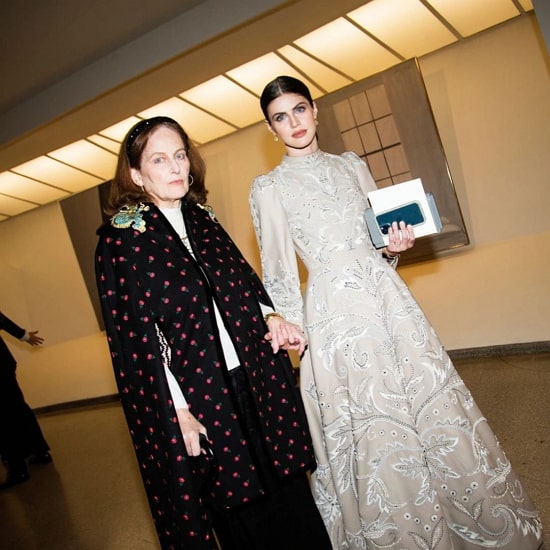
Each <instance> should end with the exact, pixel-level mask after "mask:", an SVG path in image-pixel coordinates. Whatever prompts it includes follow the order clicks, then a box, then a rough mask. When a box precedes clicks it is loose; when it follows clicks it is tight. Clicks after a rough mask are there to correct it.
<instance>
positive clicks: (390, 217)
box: [376, 201, 426, 235]
mask: <svg viewBox="0 0 550 550" xmlns="http://www.w3.org/2000/svg"><path fill="white" fill-rule="evenodd" d="M425 221H426V220H425V218H424V214H422V209H421V208H420V205H419V204H418V203H417V202H416V201H415V202H409V203H408V204H404V205H402V206H400V207H398V208H394V209H393V210H388V211H387V212H383V213H382V214H378V216H376V222H377V223H378V226H379V227H380V231H381V232H382V233H383V234H384V235H387V234H388V230H389V228H390V227H391V224H392V223H393V222H397V223H399V222H405V223H406V224H407V225H418V224H420V223H424V222H425Z"/></svg>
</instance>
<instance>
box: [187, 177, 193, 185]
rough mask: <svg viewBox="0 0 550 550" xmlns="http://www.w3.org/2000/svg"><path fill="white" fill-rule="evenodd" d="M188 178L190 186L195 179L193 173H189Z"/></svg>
mask: <svg viewBox="0 0 550 550" xmlns="http://www.w3.org/2000/svg"><path fill="white" fill-rule="evenodd" d="M187 179H188V181H189V187H191V186H192V185H193V181H194V179H193V174H189V176H188V178H187Z"/></svg>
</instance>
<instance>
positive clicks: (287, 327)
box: [264, 313, 307, 355]
mask: <svg viewBox="0 0 550 550" xmlns="http://www.w3.org/2000/svg"><path fill="white" fill-rule="evenodd" d="M265 323H266V325H267V328H268V330H269V332H267V333H266V335H265V336H264V338H265V339H266V340H267V341H269V342H271V348H272V349H273V353H277V352H278V351H279V350H280V349H284V350H295V351H297V352H298V353H299V354H300V355H302V353H304V351H305V349H306V346H307V338H306V336H305V334H304V333H303V331H302V329H301V328H300V327H299V326H298V325H296V324H294V323H290V322H289V321H287V320H286V319H285V318H284V317H283V316H282V315H280V314H279V313H268V314H267V315H266V316H265Z"/></svg>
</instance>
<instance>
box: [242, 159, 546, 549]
mask: <svg viewBox="0 0 550 550" xmlns="http://www.w3.org/2000/svg"><path fill="white" fill-rule="evenodd" d="M374 188H375V184H374V182H373V180H372V177H371V176H370V173H369V172H368V170H367V168H366V165H365V164H364V163H363V162H362V161H361V160H360V159H359V158H358V157H357V156H356V155H355V154H353V153H345V154H343V155H340V156H336V155H330V154H327V153H324V152H317V153H314V154H312V155H309V156H306V157H284V158H283V161H282V162H281V164H280V165H279V166H278V167H276V168H275V169H274V170H273V171H271V172H270V173H269V174H267V175H263V176H259V177H258V178H256V180H255V181H254V183H253V186H252V190H251V194H250V205H251V210H252V216H253V220H254V225H255V229H256V232H257V236H258V240H259V243H260V249H261V254H262V269H263V277H264V283H265V287H266V288H267V290H268V292H269V293H270V294H271V297H272V299H273V301H274V302H275V305H276V308H277V310H278V311H280V312H281V313H282V314H284V316H285V317H286V318H287V319H289V320H291V321H294V322H297V323H299V324H301V325H302V324H303V326H304V328H305V330H306V333H307V336H308V339H309V348H308V350H307V352H306V354H305V356H304V358H303V360H302V363H301V369H300V370H301V387H302V395H303V399H304V401H305V406H306V410H307V414H308V420H309V423H310V428H311V432H312V435H313V442H314V446H315V452H316V457H317V461H318V468H317V471H316V472H315V474H314V476H313V478H312V484H313V491H314V495H315V499H316V502H317V505H318V507H319V509H320V511H321V514H322V516H323V519H324V521H325V524H326V526H327V528H328V530H329V533H330V536H331V539H332V543H333V546H334V548H335V549H337V550H341V549H380V548H384V549H392V550H405V549H408V550H417V549H421V550H428V549H430V550H431V549H437V550H450V549H481V548H506V549H508V550H520V549H521V550H529V549H533V548H538V547H539V546H540V545H541V544H542V527H541V524H540V520H539V518H538V515H537V511H536V510H535V508H534V506H533V503H532V502H531V500H530V499H529V497H528V496H527V494H526V493H525V491H524V489H523V487H522V485H521V483H520V481H519V480H518V478H517V477H516V475H515V474H514V472H513V471H512V469H511V466H510V463H509V461H508V460H507V458H506V456H505V454H504V452H503V451H502V449H501V448H500V447H499V444H498V441H497V440H496V438H495V436H494V434H493V432H492V431H491V429H490V427H489V426H488V424H487V422H486V420H485V418H484V417H483V416H482V414H481V412H480V411H479V409H478V408H477V406H476V404H475V402H474V400H473V399H472V396H471V394H470V392H469V391H468V389H467V388H466V387H465V385H464V383H463V381H462V380H461V378H460V377H459V375H458V374H457V372H456V370H455V368H454V367H453V365H452V363H451V361H450V359H449V357H448V355H447V353H446V352H445V349H444V347H443V345H442V344H441V343H440V341H439V340H438V337H437V335H436V334H435V332H434V329H433V328H432V327H431V325H430V323H429V322H428V320H427V319H426V317H425V316H424V314H423V312H422V310H421V309H420V307H419V306H418V304H417V303H416V302H415V300H414V298H413V297H412V295H411V294H410V292H409V290H408V288H407V286H406V285H405V283H404V282H403V281H402V279H401V278H400V277H399V275H398V274H397V272H396V271H395V269H394V267H393V266H391V265H390V264H389V263H388V262H387V261H386V260H385V259H383V258H382V256H381V255H380V252H378V251H376V250H375V249H374V248H373V246H372V244H371V242H370V239H369V237H368V235H367V230H366V226H365V223H364V221H363V211H364V209H365V207H366V206H367V203H366V198H365V197H366V191H367V190H371V189H374ZM295 251H296V252H297V254H298V255H299V256H300V258H301V259H302V260H303V262H304V264H305V266H306V267H307V270H308V280H307V287H306V289H305V292H304V297H303V299H302V295H301V292H300V283H299V276H298V271H297V264H296V259H295Z"/></svg>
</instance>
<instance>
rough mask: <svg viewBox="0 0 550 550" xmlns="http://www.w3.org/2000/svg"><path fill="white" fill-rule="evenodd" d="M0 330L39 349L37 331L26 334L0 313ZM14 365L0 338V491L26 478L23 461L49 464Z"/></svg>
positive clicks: (39, 339)
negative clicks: (0, 469)
mask: <svg viewBox="0 0 550 550" xmlns="http://www.w3.org/2000/svg"><path fill="white" fill-rule="evenodd" d="M0 330H5V331H6V332H7V333H8V334H11V335H12V336H13V337H14V338H18V339H19V340H23V341H25V342H28V343H29V344H30V345H31V346H39V345H40V344H42V342H43V341H44V339H43V338H42V337H41V336H38V331H37V330H35V331H32V332H27V331H26V330H25V329H24V328H21V327H20V326H18V325H16V324H15V323H14V322H13V321H12V320H11V319H9V318H8V317H6V316H5V315H4V314H3V313H2V312H0ZM16 367H17V363H16V361H15V358H14V357H13V355H12V354H11V352H10V350H9V349H8V346H7V345H6V343H5V342H4V340H3V339H2V337H1V336H0V456H1V457H2V461H3V462H4V463H5V464H6V466H7V469H8V475H7V477H6V479H5V481H4V482H2V483H0V490H4V489H8V488H9V487H12V486H14V485H17V484H19V483H23V482H25V481H27V480H28V479H29V472H28V470H27V464H26V462H25V459H27V458H29V459H30V462H32V463H36V464H48V463H49V462H51V461H52V457H51V455H50V453H49V451H50V447H49V445H48V443H47V442H46V440H45V439H44V436H43V434H42V430H41V429H40V425H39V424H38V420H37V419H36V416H35V415H34V413H33V411H32V409H31V408H30V407H29V405H27V403H26V402H25V398H24V396H23V392H22V391H21V388H20V387H19V384H18V383H17V378H16V375H15V369H16Z"/></svg>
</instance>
